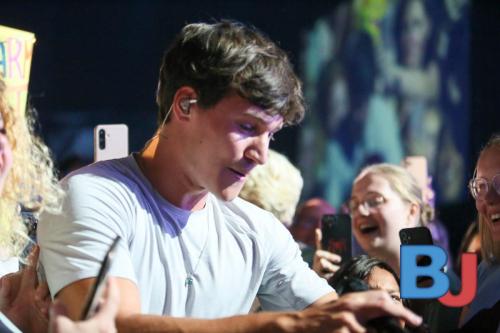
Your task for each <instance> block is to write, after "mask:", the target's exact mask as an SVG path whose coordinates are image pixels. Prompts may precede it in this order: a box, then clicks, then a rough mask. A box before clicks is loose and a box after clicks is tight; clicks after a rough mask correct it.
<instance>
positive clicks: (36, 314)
mask: <svg viewBox="0 0 500 333" xmlns="http://www.w3.org/2000/svg"><path fill="white" fill-rule="evenodd" d="M5 90H6V85H5V83H4V81H3V80H2V79H0V252H1V254H2V262H1V263H0V267H1V270H2V275H3V277H2V278H1V279H0V311H1V312H2V313H3V314H4V315H5V316H6V317H7V318H8V319H9V320H11V321H12V323H13V324H14V325H16V326H17V327H18V328H19V329H21V331H23V332H44V333H45V332H47V329H48V324H49V321H48V315H49V308H50V304H51V299H50V295H49V293H48V287H47V283H45V282H40V281H38V278H37V272H36V265H37V263H38V256H39V248H38V247H37V246H33V243H34V241H35V239H34V237H35V234H34V233H33V232H32V231H34V230H36V221H37V217H38V214H40V213H41V212H42V211H44V210H45V211H50V212H53V213H58V212H59V211H60V198H61V196H62V195H63V192H62V190H61V188H60V187H59V185H58V183H57V178H56V175H55V172H54V169H53V163H52V159H51V157H50V154H49V151H48V148H47V146H46V145H45V144H44V143H43V141H42V140H41V139H40V138H39V137H38V136H37V135H36V134H35V132H34V126H35V123H36V118H35V115H34V113H33V111H32V110H31V109H29V110H28V112H27V113H26V114H21V113H20V112H17V111H15V110H13V109H12V108H11V107H9V105H8V103H7V100H6V97H5ZM22 209H24V210H29V213H30V216H31V218H30V219H28V222H24V220H23V216H26V215H23V214H22V212H21V210H22ZM30 231H31V232H30ZM26 244H28V247H29V248H32V250H31V254H30V255H29V256H28V257H27V258H23V257H22V249H23V248H24V247H26ZM20 263H21V264H22V266H24V268H23V269H22V270H19V268H20ZM8 273H9V274H8ZM111 294H112V295H111ZM116 294H117V292H116V290H114V291H111V292H110V296H109V297H106V298H105V301H104V304H105V305H104V306H103V311H98V314H97V315H96V316H95V317H94V318H92V319H91V320H89V321H86V322H82V323H74V322H71V321H70V320H69V319H68V318H64V317H62V316H59V317H57V318H55V320H54V323H55V326H53V330H52V332H54V333H57V332H61V333H62V332H64V333H77V332H80V333H85V332H95V330H93V329H90V327H88V325H89V324H91V325H94V326H93V327H97V326H96V325H98V326H99V327H102V330H101V331H100V332H114V331H115V330H116V329H115V327H114V317H115V314H116V311H114V312H113V306H114V307H117V304H118V300H117V299H116V298H117V295H116ZM60 320H62V321H63V322H65V324H64V325H62V326H59V325H58V324H57V323H59V321H60ZM68 325H69V326H68ZM71 325H78V326H81V325H83V326H82V327H80V328H79V329H78V330H75V329H72V328H71ZM85 327H88V329H85Z"/></svg>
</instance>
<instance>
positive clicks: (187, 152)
mask: <svg viewBox="0 0 500 333" xmlns="http://www.w3.org/2000/svg"><path fill="white" fill-rule="evenodd" d="M3 88H4V86H2V90H1V91H0V95H1V96H2V99H1V104H0V115H1V117H0V193H1V201H0V205H1V208H2V209H1V211H0V214H1V215H0V217H1V221H0V222H1V223H0V228H1V230H0V240H1V249H2V254H3V256H4V259H6V260H7V259H9V258H14V259H13V260H12V261H13V262H14V263H17V262H19V261H18V258H19V257H22V255H20V254H21V253H23V251H24V252H26V251H27V249H25V248H24V247H25V244H29V250H28V251H30V253H31V254H30V255H29V256H28V257H27V258H26V260H23V261H21V262H22V265H21V267H19V266H17V267H16V266H15V265H14V266H12V267H10V270H9V274H6V275H4V276H3V277H2V278H1V280H0V310H1V312H2V313H3V314H4V315H5V316H6V317H7V318H9V319H10V320H11V321H12V322H13V323H14V324H15V325H17V326H18V327H19V328H20V329H21V330H22V331H25V332H47V331H49V330H50V331H52V332H96V331H99V332H115V331H117V330H119V331H120V332H122V331H123V332H142V331H145V332H147V331H155V332H157V331H158V332H160V331H161V332H201V333H203V332H245V333H250V332H312V333H314V332H347V331H349V332H365V331H366V330H367V328H368V329H375V330H376V329H377V328H378V327H380V326H381V325H382V326H383V325H389V326H391V325H392V326H394V327H395V328H394V329H397V328H399V329H400V330H401V331H405V330H416V331H422V330H425V329H429V330H431V331H436V332H442V331H444V330H453V329H463V330H467V329H469V330H470V329H472V330H474V329H476V328H477V327H484V326H476V325H486V324H487V325H490V326H488V329H491V328H492V327H494V329H495V330H496V329H497V328H498V316H496V317H495V313H496V314H498V313H499V312H498V308H499V305H498V304H499V303H498V298H499V297H498V292H497V290H498V287H500V286H499V283H500V282H499V281H500V279H499V278H498V275H499V274H500V273H499V272H500V269H499V266H498V258H500V252H499V251H500V243H499V240H500V227H499V226H500V224H499V223H500V222H498V221H500V176H498V174H500V137H494V138H493V139H492V140H491V141H490V142H489V143H488V144H487V145H486V146H485V148H484V150H483V151H482V152H481V154H480V156H479V159H478V162H477V165H476V169H475V173H474V176H473V178H472V180H471V182H470V190H471V193H472V195H473V197H474V199H475V200H476V207H477V210H478V225H479V235H480V240H481V246H480V248H481V252H482V257H483V261H482V262H481V264H480V266H479V269H478V274H479V275H478V276H479V278H478V291H477V295H476V297H475V299H474V301H473V302H472V303H471V305H470V306H469V307H467V308H466V309H464V310H463V311H460V309H459V310H457V309H452V311H450V310H449V309H442V306H440V304H439V303H438V302H437V301H432V300H430V301H429V302H428V303H425V305H424V306H421V304H419V303H418V302H412V300H402V299H401V295H400V292H399V273H400V252H399V249H400V248H399V247H400V241H399V236H398V232H399V230H401V229H402V228H408V227H414V226H426V225H428V223H429V220H430V217H431V214H429V211H430V210H429V208H428V207H427V202H426V201H425V196H424V195H423V190H422V189H421V188H420V187H419V185H418V183H417V182H416V180H415V178H414V177H413V176H412V175H411V173H410V172H409V171H407V170H406V169H405V168H403V167H401V166H397V165H391V164H375V165H371V166H369V167H367V168H365V169H363V170H362V171H361V172H360V173H359V174H358V175H357V176H356V178H355V179H354V181H353V184H352V192H351V199H350V200H349V204H348V211H349V213H350V214H351V216H352V232H353V235H354V237H355V239H356V241H357V244H359V246H360V250H362V251H363V252H364V253H365V254H364V255H362V256H356V257H353V258H352V259H350V260H349V261H348V262H345V263H344V262H341V260H340V257H339V256H338V255H337V254H335V253H331V252H328V251H326V250H325V249H321V248H320V247H321V246H320V244H321V242H319V239H320V238H321V237H322V235H321V233H320V232H319V230H318V228H319V221H320V219H321V216H322V215H324V214H331V213H334V212H335V211H336V210H335V209H334V207H332V206H331V205H330V204H329V203H328V202H327V201H325V200H322V199H320V198H313V199H311V200H308V201H307V202H304V203H303V204H301V205H299V208H298V210H297V212H295V209H296V206H297V204H298V201H299V198H300V192H301V189H302V187H303V180H302V178H301V176H300V172H299V171H298V169H297V168H295V167H294V166H293V165H292V164H291V163H290V162H289V161H288V160H287V159H286V158H285V157H284V156H282V155H280V154H279V153H276V152H273V151H270V150H269V144H270V141H271V140H272V139H273V135H274V134H275V133H276V132H278V131H279V130H280V129H281V128H283V127H284V126H291V125H295V124H298V123H300V121H301V120H302V119H303V118H304V115H305V106H304V99H303V95H302V88H301V82H300V80H299V79H298V77H297V76H296V74H295V72H294V70H293V68H292V65H291V63H290V61H289V59H288V56H287V55H286V53H285V52H284V51H283V50H282V49H280V48H279V47H278V46H277V45H276V44H275V43H274V42H272V41H271V40H270V39H269V38H268V37H267V36H265V35H264V34H263V33H262V32H260V31H258V30H257V29H256V28H253V27H249V26H246V25H243V24H241V23H238V22H232V21H220V22H215V23H212V24H205V23H197V24H188V25H186V26H185V27H184V28H183V29H182V30H181V32H180V33H179V34H178V35H177V36H176V38H175V40H174V41H173V42H172V44H171V45H170V47H169V48H168V49H167V51H166V52H165V54H164V57H163V60H162V64H161V68H160V77H159V82H158V89H157V104H158V109H159V112H158V121H157V123H158V128H157V131H156V133H155V134H154V136H153V137H152V138H151V139H150V140H149V141H147V142H146V143H145V144H144V148H143V149H142V150H141V151H139V152H135V153H132V154H131V155H129V156H127V157H124V158H121V159H114V160H108V161H101V162H97V163H93V164H91V165H88V166H85V167H83V168H80V169H78V170H76V171H74V172H72V173H71V174H69V175H68V176H66V177H65V178H64V179H62V181H61V182H60V183H58V182H57V181H56V175H55V171H54V168H53V164H52V160H51V158H50V155H49V152H48V149H47V147H46V146H45V145H44V144H43V142H42V141H41V140H40V139H39V137H38V136H37V135H36V134H35V131H34V127H33V124H34V119H35V118H34V115H33V114H32V113H30V112H28V114H27V116H18V115H16V112H14V110H12V109H11V108H9V106H8V105H7V103H6V101H5V98H4V96H3ZM332 177H335V175H332ZM23 217H24V219H23ZM27 217H29V218H27ZM294 217H295V218H294ZM292 222H293V223H292ZM33 224H35V225H33ZM290 224H291V225H290ZM288 228H289V229H290V231H291V232H290V231H289V230H288ZM117 236H120V238H121V241H120V242H119V243H118V247H117V250H116V253H115V256H114V257H113V265H112V266H111V268H110V276H112V278H110V280H109V282H108V283H107V286H106V292H105V293H104V296H103V299H102V301H101V304H100V306H99V308H98V311H97V313H96V314H95V315H94V316H93V317H91V318H90V319H87V320H84V321H80V320H81V319H82V310H83V306H84V301H85V299H86V297H87V295H88V293H89V291H90V290H91V288H92V286H93V285H94V283H95V282H96V277H97V273H98V271H99V269H100V266H101V261H102V259H103V258H104V256H105V254H106V252H107V250H108V248H109V246H110V245H111V243H112V242H113V240H114V239H115V238H116V237H117ZM294 237H295V238H294ZM34 243H37V244H38V245H33V244H34ZM465 249H466V251H467V250H468V249H469V247H465ZM307 253H309V255H310V256H309V257H308V255H307ZM308 258H309V265H308V263H307V262H306V261H307V259H308ZM304 259H306V261H304ZM310 266H311V267H310ZM451 272H452V271H451V270H450V271H449V274H450V275H451ZM447 274H448V272H447ZM325 277H326V278H325ZM256 299H257V300H258V301H259V304H260V306H259V309H258V310H256V311H251V310H252V309H253V307H252V305H253V304H254V300H256ZM410 309H411V310H410ZM412 310H413V311H412ZM250 312H251V313H250ZM460 313H461V314H462V318H461V322H460V323H459V315H460ZM422 317H423V320H424V322H426V323H425V325H423V324H422ZM380 318H389V319H390V320H382V321H381V320H380ZM484 318H489V319H490V320H488V321H487V323H485V321H484V320H483V319H484ZM392 326H391V327H392ZM382 329H383V328H382Z"/></svg>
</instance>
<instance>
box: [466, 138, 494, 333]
mask: <svg viewBox="0 0 500 333" xmlns="http://www.w3.org/2000/svg"><path fill="white" fill-rule="evenodd" d="M469 188H470V191H471V194H472V196H473V197H474V199H475V201H476V208H477V212H478V220H479V235H480V237H481V252H482V257H483V261H482V262H481V264H480V265H479V267H478V281H477V293H476V297H475V298H474V300H473V301H472V303H471V304H470V306H469V307H468V308H467V309H465V310H464V313H463V322H464V323H465V326H464V328H468V329H470V330H471V331H472V330H474V331H480V330H482V331H488V332H493V331H496V332H498V331H499V329H500V325H499V316H498V314H499V313H500V303H499V301H500V293H499V290H500V264H499V263H500V135H495V136H493V137H492V138H491V139H490V140H489V141H488V143H487V144H486V146H485V148H484V149H483V150H482V151H481V153H480V155H479V159H478V161H477V164H476V170H475V173H474V177H473V178H472V179H471V181H470V182H469Z"/></svg>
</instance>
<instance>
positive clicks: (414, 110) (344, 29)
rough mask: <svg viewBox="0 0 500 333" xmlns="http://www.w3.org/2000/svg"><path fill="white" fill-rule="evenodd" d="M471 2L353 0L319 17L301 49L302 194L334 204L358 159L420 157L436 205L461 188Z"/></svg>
mask: <svg viewBox="0 0 500 333" xmlns="http://www.w3.org/2000/svg"><path fill="white" fill-rule="evenodd" d="M468 6H469V4H468V3H467V1H464V0H443V1H435V0H428V1H424V0H408V1H406V0H405V1H391V0H355V1H350V2H349V1H346V2H342V3H341V4H340V5H338V6H336V8H335V9H334V10H333V11H332V12H331V13H329V14H327V15H325V16H324V17H321V18H318V20H317V21H316V23H315V24H314V26H313V27H312V29H311V30H310V31H309V32H308V34H307V37H306V45H305V51H304V53H303V55H302V73H303V77H304V89H305V94H306V99H307V101H308V104H309V107H310V110H309V114H308V115H307V117H306V122H305V124H304V125H303V126H302V131H301V149H300V161H299V163H300V166H301V169H302V172H303V175H304V177H305V179H306V182H305V184H306V187H305V189H304V196H307V197H309V196H312V195H319V196H322V197H324V198H326V199H327V200H329V201H330V202H331V203H332V204H333V205H335V206H336V207H340V206H341V205H342V203H344V202H345V200H346V199H347V198H348V197H349V195H350V188H351V184H352V181H353V179H354V177H355V176H356V174H357V173H358V172H359V170H360V169H361V168H362V167H364V166H365V165H368V164H372V163H377V162H390V163H400V161H401V160H402V158H403V157H404V156H408V155H423V156H425V157H426V158H427V160H428V170H429V175H430V176H431V177H432V186H433V188H434V190H435V191H436V195H437V196H436V197H437V200H438V202H441V203H447V202H454V201H457V200H460V199H462V198H463V196H464V194H465V190H466V180H465V179H466V176H467V175H466V174H465V171H466V170H467V165H466V163H467V161H466V160H465V157H466V156H468V128H469V125H468V123H469V121H468V120H469V117H468V113H469V109H468V100H469V96H468V91H469V89H468V82H469V80H468V45H469V38H468V36H469V30H468V29H469V27H468Z"/></svg>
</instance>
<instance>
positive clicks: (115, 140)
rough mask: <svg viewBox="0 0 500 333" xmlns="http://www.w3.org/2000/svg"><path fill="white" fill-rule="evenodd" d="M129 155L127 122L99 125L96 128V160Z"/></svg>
mask: <svg viewBox="0 0 500 333" xmlns="http://www.w3.org/2000/svg"><path fill="white" fill-rule="evenodd" d="M127 155H128V127H127V125H125V124H110V125H97V126H96V127H95V128H94V161H96V162H97V161H104V160H111V159H114V158H122V157H125V156H127Z"/></svg>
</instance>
